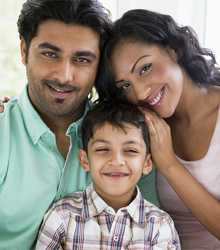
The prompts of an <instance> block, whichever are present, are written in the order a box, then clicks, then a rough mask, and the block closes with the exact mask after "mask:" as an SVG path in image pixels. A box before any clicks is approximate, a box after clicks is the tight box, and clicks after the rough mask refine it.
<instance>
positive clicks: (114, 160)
mask: <svg viewBox="0 0 220 250" xmlns="http://www.w3.org/2000/svg"><path fill="white" fill-rule="evenodd" d="M108 164H109V165H114V166H123V165H125V160H124V157H123V156H122V155H121V154H120V153H118V152H115V153H113V154H112V155H111V158H110V159H109V161H108Z"/></svg>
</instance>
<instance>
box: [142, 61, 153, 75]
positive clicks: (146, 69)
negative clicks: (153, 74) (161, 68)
mask: <svg viewBox="0 0 220 250" xmlns="http://www.w3.org/2000/svg"><path fill="white" fill-rule="evenodd" d="M151 66H152V63H150V64H148V65H146V66H144V67H143V68H142V69H141V71H140V75H143V74H144V73H145V72H147V71H148V70H149V69H150V67H151Z"/></svg>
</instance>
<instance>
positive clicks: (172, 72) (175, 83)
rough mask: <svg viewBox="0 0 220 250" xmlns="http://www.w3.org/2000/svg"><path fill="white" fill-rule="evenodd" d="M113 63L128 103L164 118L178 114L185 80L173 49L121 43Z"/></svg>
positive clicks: (113, 55)
mask: <svg viewBox="0 0 220 250" xmlns="http://www.w3.org/2000/svg"><path fill="white" fill-rule="evenodd" d="M110 63H111V66H112V69H113V73H114V81H115V86H116V87H117V88H119V89H120V90H121V91H122V92H123V94H124V96H125V97H126V99H127V100H128V101H130V102H132V103H134V104H136V105H141V106H147V107H148V108H150V109H153V110H155V111H156V112H157V113H158V114H159V115H160V116H161V117H163V118H166V117H170V116H171V115H172V114H173V113H174V111H175V109H176V107H177V105H178V103H179V100H180V96H181V93H182V87H183V79H184V76H183V68H182V67H180V65H179V64H178V62H177V55H176V53H175V51H174V50H173V49H171V48H169V47H166V48H160V47H158V46H153V45H152V46H149V45H146V44H140V43H129V42H127V43H126V42H120V43H119V44H118V45H116V47H115V49H114V51H113V53H112V56H111V57H110Z"/></svg>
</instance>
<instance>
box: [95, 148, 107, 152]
mask: <svg viewBox="0 0 220 250" xmlns="http://www.w3.org/2000/svg"><path fill="white" fill-rule="evenodd" d="M96 151H97V152H99V151H109V150H108V149H107V148H98V149H96Z"/></svg>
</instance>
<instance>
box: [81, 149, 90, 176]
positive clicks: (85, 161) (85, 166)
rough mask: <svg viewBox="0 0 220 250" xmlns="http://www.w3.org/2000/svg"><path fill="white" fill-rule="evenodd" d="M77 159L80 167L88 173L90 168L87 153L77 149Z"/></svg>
mask: <svg viewBox="0 0 220 250" xmlns="http://www.w3.org/2000/svg"><path fill="white" fill-rule="evenodd" d="M78 159H79V162H80V164H81V166H82V168H83V169H84V170H85V171H86V172H89V170H90V168H89V161H88V157H87V153H86V151H85V150H83V149H81V148H80V149H79V151H78Z"/></svg>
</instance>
